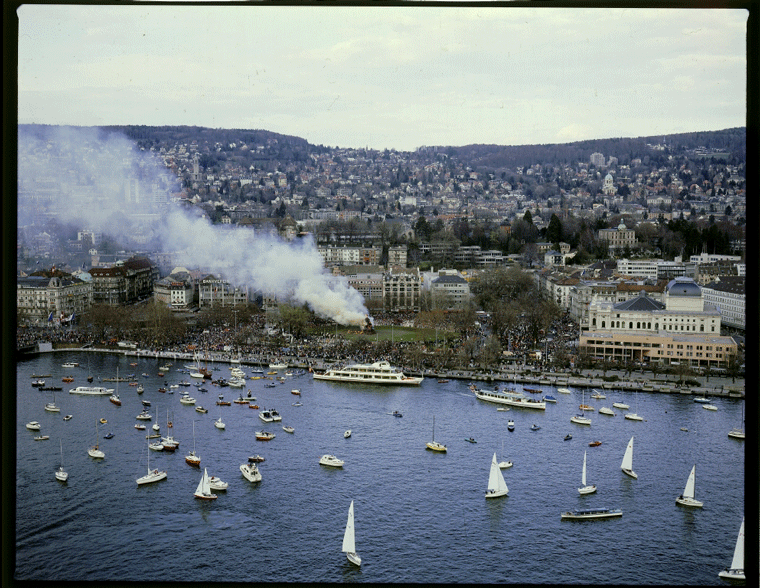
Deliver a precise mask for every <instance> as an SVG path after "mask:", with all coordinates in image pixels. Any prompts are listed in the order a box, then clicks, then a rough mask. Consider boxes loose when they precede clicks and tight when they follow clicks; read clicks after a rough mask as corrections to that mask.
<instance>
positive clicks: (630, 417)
mask: <svg viewBox="0 0 760 588" xmlns="http://www.w3.org/2000/svg"><path fill="white" fill-rule="evenodd" d="M638 409H639V397H638V396H636V410H637V411H638ZM623 418H626V419H628V420H629V421H643V420H644V418H643V417H640V416H639V415H638V414H637V413H636V412H627V413H625V416H624V417H623Z"/></svg>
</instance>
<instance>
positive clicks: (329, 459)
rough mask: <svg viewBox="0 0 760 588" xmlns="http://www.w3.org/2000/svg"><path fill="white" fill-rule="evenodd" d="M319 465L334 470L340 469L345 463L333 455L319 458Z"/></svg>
mask: <svg viewBox="0 0 760 588" xmlns="http://www.w3.org/2000/svg"><path fill="white" fill-rule="evenodd" d="M319 463H320V464H321V465H324V466H330V467H334V468H342V467H343V464H344V463H346V462H344V461H343V460H341V459H338V458H337V457H335V456H334V455H323V456H322V457H320V458H319Z"/></svg>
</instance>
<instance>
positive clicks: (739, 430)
mask: <svg viewBox="0 0 760 588" xmlns="http://www.w3.org/2000/svg"><path fill="white" fill-rule="evenodd" d="M741 424H742V426H741V427H734V428H733V429H731V430H730V431H729V432H728V436H729V437H732V438H733V439H744V404H743V403H742V423H741Z"/></svg>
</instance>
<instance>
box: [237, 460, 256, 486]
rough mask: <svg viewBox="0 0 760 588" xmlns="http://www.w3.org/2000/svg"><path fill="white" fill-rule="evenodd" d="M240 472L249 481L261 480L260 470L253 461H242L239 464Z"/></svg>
mask: <svg viewBox="0 0 760 588" xmlns="http://www.w3.org/2000/svg"><path fill="white" fill-rule="evenodd" d="M240 472H241V473H242V474H243V477H245V479H246V480H248V481H249V482H261V472H260V471H259V468H257V467H256V464H255V463H251V464H248V463H244V464H242V465H241V466H240Z"/></svg>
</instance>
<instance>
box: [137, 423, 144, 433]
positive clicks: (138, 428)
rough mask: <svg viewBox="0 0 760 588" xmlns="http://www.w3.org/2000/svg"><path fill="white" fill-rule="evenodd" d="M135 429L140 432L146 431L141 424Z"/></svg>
mask: <svg viewBox="0 0 760 588" xmlns="http://www.w3.org/2000/svg"><path fill="white" fill-rule="evenodd" d="M135 429H137V430H138V431H144V430H145V425H141V424H140V423H135Z"/></svg>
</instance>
